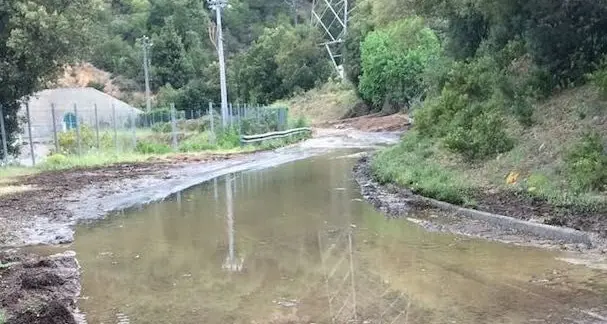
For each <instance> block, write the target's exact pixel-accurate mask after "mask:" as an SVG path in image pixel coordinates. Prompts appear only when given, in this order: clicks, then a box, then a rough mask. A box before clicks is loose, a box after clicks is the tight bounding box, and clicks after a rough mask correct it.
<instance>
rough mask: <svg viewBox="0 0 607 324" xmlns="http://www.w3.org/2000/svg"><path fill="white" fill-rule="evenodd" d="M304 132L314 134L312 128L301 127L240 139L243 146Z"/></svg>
mask: <svg viewBox="0 0 607 324" xmlns="http://www.w3.org/2000/svg"><path fill="white" fill-rule="evenodd" d="M304 132H312V128H310V127H301V128H293V129H288V130H285V131H280V132H271V133H265V134H257V135H243V136H241V137H240V143H241V144H250V143H257V142H262V141H266V140H271V139H276V138H284V137H287V136H291V135H295V134H299V133H304Z"/></svg>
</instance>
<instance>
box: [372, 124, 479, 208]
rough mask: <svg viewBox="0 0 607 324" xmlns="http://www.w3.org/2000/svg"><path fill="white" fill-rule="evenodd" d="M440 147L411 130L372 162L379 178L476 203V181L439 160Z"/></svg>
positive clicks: (431, 194) (438, 196)
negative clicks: (470, 179) (471, 190)
mask: <svg viewBox="0 0 607 324" xmlns="http://www.w3.org/2000/svg"><path fill="white" fill-rule="evenodd" d="M436 153H437V148H436V147H435V146H434V145H433V144H432V143H431V142H429V141H428V140H425V139H422V138H421V137H420V136H419V135H418V134H417V133H416V132H414V131H412V132H409V133H408V134H407V135H406V136H404V137H403V139H402V141H401V143H400V144H398V145H396V146H394V147H391V148H388V149H385V150H383V151H381V152H380V153H378V154H377V155H376V156H375V157H374V158H373V160H372V162H371V168H372V171H373V173H374V176H375V177H376V179H377V180H378V181H379V182H381V183H384V184H385V183H394V184H397V185H399V186H402V187H406V188H410V189H411V190H413V191H414V192H415V193H418V194H420V195H422V196H426V197H430V198H434V199H438V200H442V201H446V202H450V203H454V204H459V205H474V201H473V199H472V196H471V195H470V189H471V188H472V184H471V183H470V182H469V181H468V180H467V179H466V177H465V176H463V175H462V174H461V173H459V172H457V171H456V170H450V169H448V168H445V167H444V166H442V165H440V164H439V163H437V162H435V160H434V157H435V156H436Z"/></svg>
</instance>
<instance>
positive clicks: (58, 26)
mask: <svg viewBox="0 0 607 324" xmlns="http://www.w3.org/2000/svg"><path fill="white" fill-rule="evenodd" d="M101 5H102V3H101V2H100V1H99V0H69V1H68V0H63V1H47V0H27V1H26V0H12V1H1V2H0V104H1V105H2V107H3V116H2V117H3V118H4V121H5V125H6V128H7V131H8V142H9V143H13V142H14V140H15V136H16V134H17V132H18V131H19V120H18V118H17V113H18V111H19V108H20V104H21V100H23V99H24V97H27V96H29V95H31V94H33V93H34V92H35V91H37V90H40V89H41V88H43V87H44V86H45V85H46V83H47V82H49V81H51V80H52V79H53V77H55V76H56V75H57V73H58V72H60V71H61V69H62V68H63V66H64V65H65V64H66V63H69V62H71V61H72V60H73V59H74V58H77V54H78V53H79V52H80V49H82V46H83V45H85V44H86V43H87V40H88V36H89V35H90V28H89V27H90V26H91V22H92V18H93V16H94V15H96V14H97V13H98V12H99V11H100V9H101ZM1 147H2V146H1V145H0V148H1ZM15 150H16V147H12V146H11V149H9V152H15ZM4 154H6V152H2V151H0V157H1V156H4Z"/></svg>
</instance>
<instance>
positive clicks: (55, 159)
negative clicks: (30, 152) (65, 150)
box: [45, 153, 68, 168]
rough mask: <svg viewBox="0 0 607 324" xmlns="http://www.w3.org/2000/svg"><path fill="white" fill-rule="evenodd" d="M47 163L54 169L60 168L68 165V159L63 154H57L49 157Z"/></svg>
mask: <svg viewBox="0 0 607 324" xmlns="http://www.w3.org/2000/svg"><path fill="white" fill-rule="evenodd" d="M45 163H46V164H47V165H48V166H50V167H52V168H55V167H60V166H63V165H66V164H67V163H68V158H67V156H65V155H63V154H61V153H55V154H52V155H50V156H49V157H47V158H46V160H45Z"/></svg>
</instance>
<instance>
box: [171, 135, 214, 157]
mask: <svg viewBox="0 0 607 324" xmlns="http://www.w3.org/2000/svg"><path fill="white" fill-rule="evenodd" d="M216 148H217V145H215V144H212V143H211V142H210V140H209V134H208V133H200V134H196V135H195V136H192V137H190V138H187V139H185V140H183V141H182V142H181V143H180V144H179V151H180V152H200V151H206V150H214V149H216Z"/></svg>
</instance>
